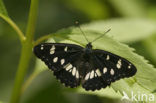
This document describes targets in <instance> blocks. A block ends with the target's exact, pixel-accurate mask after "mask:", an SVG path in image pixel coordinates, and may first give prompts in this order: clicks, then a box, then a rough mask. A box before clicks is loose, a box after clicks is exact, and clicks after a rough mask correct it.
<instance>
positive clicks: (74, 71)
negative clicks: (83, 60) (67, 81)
mask: <svg viewBox="0 0 156 103" xmlns="http://www.w3.org/2000/svg"><path fill="white" fill-rule="evenodd" d="M72 75H73V76H75V75H76V67H74V68H73V71H72Z"/></svg>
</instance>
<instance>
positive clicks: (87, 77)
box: [85, 72, 90, 80]
mask: <svg viewBox="0 0 156 103" xmlns="http://www.w3.org/2000/svg"><path fill="white" fill-rule="evenodd" d="M89 76H90V72H89V73H87V74H86V76H85V80H88V79H89Z"/></svg>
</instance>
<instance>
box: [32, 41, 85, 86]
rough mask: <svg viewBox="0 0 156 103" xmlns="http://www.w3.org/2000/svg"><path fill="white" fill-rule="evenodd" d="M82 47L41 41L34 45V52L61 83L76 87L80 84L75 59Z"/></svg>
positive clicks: (77, 57)
mask: <svg viewBox="0 0 156 103" xmlns="http://www.w3.org/2000/svg"><path fill="white" fill-rule="evenodd" d="M82 49H83V48H82V47H81V46H78V45H74V44H66V43H42V44H39V45H37V46H35V47H34V54H35V55H36V56H37V57H38V58H40V59H41V60H42V61H44V62H45V64H46V65H47V66H48V67H49V69H51V70H52V71H54V75H55V76H56V78H57V79H59V80H60V81H61V83H64V84H65V86H70V87H76V86H78V85H79V84H80V75H79V71H78V69H77V67H76V62H75V61H77V60H78V59H79V56H80V55H81V53H82Z"/></svg>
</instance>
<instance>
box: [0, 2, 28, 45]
mask: <svg viewBox="0 0 156 103" xmlns="http://www.w3.org/2000/svg"><path fill="white" fill-rule="evenodd" d="M0 17H1V18H2V19H4V20H5V21H6V22H7V23H8V24H10V26H12V28H13V29H14V30H15V31H16V32H17V34H18V35H19V39H20V40H21V42H23V41H24V40H25V39H26V38H25V36H24V34H23V33H22V31H21V30H20V29H19V27H18V26H17V25H16V24H15V23H14V22H13V21H12V20H11V18H10V17H9V16H8V13H7V10H6V9H5V6H4V3H3V1H2V0H0Z"/></svg>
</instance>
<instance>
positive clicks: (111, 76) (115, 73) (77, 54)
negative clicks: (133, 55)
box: [34, 43, 137, 91]
mask: <svg viewBox="0 0 156 103" xmlns="http://www.w3.org/2000/svg"><path fill="white" fill-rule="evenodd" d="M34 54H35V55H36V56H37V57H38V58H40V59H41V60H42V61H44V62H45V64H46V65H47V66H48V68H49V69H51V70H52V71H53V72H54V75H55V76H56V78H57V79H58V80H60V82H61V83H63V84H65V86H69V87H72V88H73V87H77V86H79V85H80V84H82V87H83V88H85V89H86V90H92V91H94V90H99V89H101V88H105V87H107V86H109V85H110V84H111V82H114V81H116V80H119V79H121V78H125V77H131V76H133V75H134V74H135V73H136V71H137V70H136V67H135V66H134V65H133V64H132V63H131V62H129V61H128V60H126V59H124V58H122V57H120V56H117V55H115V54H112V53H110V52H107V51H104V50H100V49H92V44H91V43H88V44H87V45H86V47H85V48H83V47H81V46H79V45H75V44H67V43H42V44H39V45H37V46H35V47H34Z"/></svg>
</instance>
